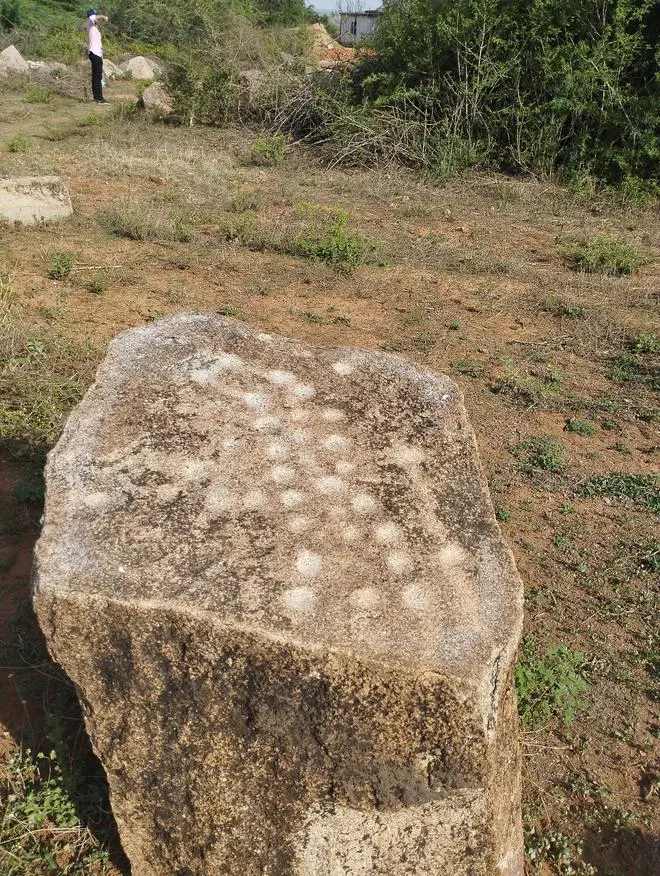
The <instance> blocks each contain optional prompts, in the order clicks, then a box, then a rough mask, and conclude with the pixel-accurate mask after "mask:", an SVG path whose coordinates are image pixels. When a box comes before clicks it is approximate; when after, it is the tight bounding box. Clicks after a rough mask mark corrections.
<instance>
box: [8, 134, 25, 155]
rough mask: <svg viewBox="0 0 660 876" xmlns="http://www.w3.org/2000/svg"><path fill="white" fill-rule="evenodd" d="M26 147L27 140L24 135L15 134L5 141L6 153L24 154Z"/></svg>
mask: <svg viewBox="0 0 660 876" xmlns="http://www.w3.org/2000/svg"><path fill="white" fill-rule="evenodd" d="M27 147H28V138H27V137H26V135H25V134H16V135H15V136H14V137H10V138H9V140H7V151H8V152H25V151H26V150H27Z"/></svg>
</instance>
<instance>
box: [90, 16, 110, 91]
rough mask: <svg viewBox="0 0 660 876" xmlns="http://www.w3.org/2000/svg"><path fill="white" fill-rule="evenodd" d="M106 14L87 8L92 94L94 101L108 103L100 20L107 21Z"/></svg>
mask: <svg viewBox="0 0 660 876" xmlns="http://www.w3.org/2000/svg"><path fill="white" fill-rule="evenodd" d="M107 20H108V17H107V16H106V15H99V14H98V13H97V11H96V9H88V10H87V24H86V25H85V26H86V28H87V38H88V42H87V57H88V58H89V60H90V61H91V63H92V95H93V97H94V103H107V102H108V101H107V100H106V99H105V98H104V97H103V84H102V83H103V43H102V41H101V31H100V30H99V28H98V25H99V22H101V21H107Z"/></svg>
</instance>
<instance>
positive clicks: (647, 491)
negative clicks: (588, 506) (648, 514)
mask: <svg viewBox="0 0 660 876" xmlns="http://www.w3.org/2000/svg"><path fill="white" fill-rule="evenodd" d="M581 492H582V494H583V495H585V496H590V497H592V496H611V497H612V498H615V499H631V500H632V501H633V502H636V503H637V504H639V505H642V506H643V507H645V508H646V509H647V510H648V511H652V512H654V513H656V514H660V476H658V475H655V474H625V473H624V472H613V473H612V474H606V475H594V477H592V478H589V480H588V481H587V482H586V483H585V484H584V485H583V487H582V490H581Z"/></svg>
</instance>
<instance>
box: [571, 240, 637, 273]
mask: <svg viewBox="0 0 660 876" xmlns="http://www.w3.org/2000/svg"><path fill="white" fill-rule="evenodd" d="M557 248H558V250H559V252H560V253H561V255H562V256H563V257H564V259H565V260H566V261H568V262H569V263H570V264H572V265H574V266H575V267H576V268H578V269H579V270H582V271H586V272H587V273H589V274H608V275H610V276H616V277H618V276H622V275H624V274H632V273H634V271H636V270H637V268H639V266H640V265H641V264H642V260H641V258H640V257H639V254H638V253H637V250H636V249H635V247H634V246H632V245H631V244H629V243H624V242H622V241H620V240H617V239H616V238H614V237H598V238H596V239H595V240H592V241H588V242H578V241H569V240H562V239H558V240H557Z"/></svg>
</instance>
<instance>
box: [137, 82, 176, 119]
mask: <svg viewBox="0 0 660 876" xmlns="http://www.w3.org/2000/svg"><path fill="white" fill-rule="evenodd" d="M140 100H141V101H142V106H143V107H144V108H145V110H146V111H147V112H149V113H153V114H155V115H161V116H168V115H170V114H171V113H172V112H173V106H172V98H171V97H170V95H169V94H168V93H167V91H166V90H165V86H164V85H162V83H160V82H154V83H153V84H152V85H149V87H148V88H145V89H144V91H143V92H142V95H141V97H140Z"/></svg>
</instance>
